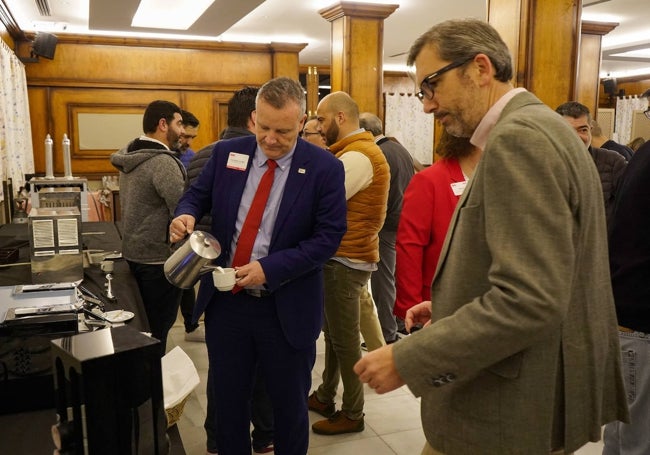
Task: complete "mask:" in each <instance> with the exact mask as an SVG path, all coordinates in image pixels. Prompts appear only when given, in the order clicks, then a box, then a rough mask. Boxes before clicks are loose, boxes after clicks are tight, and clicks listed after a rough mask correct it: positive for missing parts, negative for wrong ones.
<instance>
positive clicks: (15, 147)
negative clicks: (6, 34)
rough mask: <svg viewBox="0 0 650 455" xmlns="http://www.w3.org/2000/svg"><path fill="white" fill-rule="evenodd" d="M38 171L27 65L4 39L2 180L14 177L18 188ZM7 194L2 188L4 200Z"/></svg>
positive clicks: (0, 64)
mask: <svg viewBox="0 0 650 455" xmlns="http://www.w3.org/2000/svg"><path fill="white" fill-rule="evenodd" d="M33 172H34V151H33V148H32V127H31V123H30V121H29V102H28V99H27V79H26V77H25V66H24V65H23V64H22V62H21V61H20V60H19V59H18V57H16V54H14V52H13V51H12V50H11V49H9V46H7V44H6V43H5V42H4V41H3V40H2V39H0V180H2V181H5V180H7V179H12V181H13V187H14V190H15V191H17V190H18V188H19V187H20V186H23V185H24V183H25V182H24V180H25V174H30V173H33ZM5 198H6V195H5V194H4V193H3V189H2V187H0V200H5Z"/></svg>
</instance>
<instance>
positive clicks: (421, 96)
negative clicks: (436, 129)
mask: <svg viewBox="0 0 650 455" xmlns="http://www.w3.org/2000/svg"><path fill="white" fill-rule="evenodd" d="M475 57H476V55H474V56H472V57H469V58H464V59H462V60H456V61H453V62H451V63H450V64H449V65H446V66H443V67H442V68H440V69H439V70H438V71H434V72H433V73H431V74H429V75H428V76H425V77H424V79H422V82H420V90H419V91H418V92H417V93H416V94H415V96H417V97H418V99H419V100H420V102H422V103H424V98H425V97H426V99H428V100H432V99H433V96H434V95H435V93H436V91H435V90H434V89H433V88H432V87H431V81H432V80H433V79H436V78H438V77H440V76H442V75H443V74H445V73H446V72H447V71H451V70H453V69H454V68H458V67H460V66H463V65H464V64H465V63H469V62H470V61H471V60H474V58H475ZM425 86H426V88H427V90H428V91H430V92H431V96H427V95H426V94H425V90H423V87H425Z"/></svg>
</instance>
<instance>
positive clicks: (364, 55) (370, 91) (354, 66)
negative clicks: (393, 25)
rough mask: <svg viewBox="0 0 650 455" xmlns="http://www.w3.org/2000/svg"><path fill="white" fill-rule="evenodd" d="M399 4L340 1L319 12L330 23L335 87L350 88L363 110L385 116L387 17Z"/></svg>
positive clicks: (346, 89)
mask: <svg viewBox="0 0 650 455" xmlns="http://www.w3.org/2000/svg"><path fill="white" fill-rule="evenodd" d="M398 7H399V5H389V4H374V3H359V2H346V1H341V2H339V3H338V4H335V5H332V6H330V7H327V8H324V9H321V10H320V11H319V12H318V13H319V14H320V15H321V16H322V17H323V18H324V19H326V20H328V21H329V22H330V24H331V29H332V43H331V48H332V53H331V65H332V66H331V86H332V91H337V90H343V91H345V92H347V93H348V94H349V95H350V96H351V97H352V98H354V100H355V101H356V102H357V104H358V105H359V110H360V111H362V112H363V111H368V112H372V113H374V114H377V115H378V116H379V117H380V118H381V117H382V116H383V103H382V85H383V71H382V67H383V43H384V39H383V35H384V20H385V19H386V18H387V17H388V16H390V15H391V14H392V13H393V12H394V11H395V10H396V9H397V8H398Z"/></svg>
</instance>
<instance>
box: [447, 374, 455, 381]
mask: <svg viewBox="0 0 650 455" xmlns="http://www.w3.org/2000/svg"><path fill="white" fill-rule="evenodd" d="M445 379H446V380H447V382H454V381H455V380H456V375H455V374H453V373H447V374H446V375H445Z"/></svg>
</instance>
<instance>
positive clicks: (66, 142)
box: [63, 134, 72, 179]
mask: <svg viewBox="0 0 650 455" xmlns="http://www.w3.org/2000/svg"><path fill="white" fill-rule="evenodd" d="M63 173H64V177H65V178H67V179H71V178H72V162H71V161H70V139H68V135H67V134H64V135H63Z"/></svg>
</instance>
